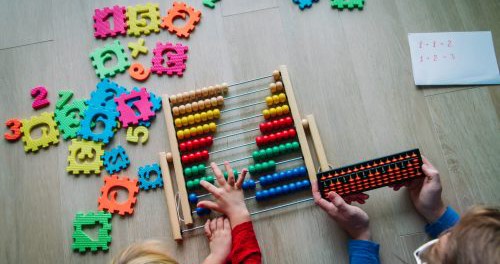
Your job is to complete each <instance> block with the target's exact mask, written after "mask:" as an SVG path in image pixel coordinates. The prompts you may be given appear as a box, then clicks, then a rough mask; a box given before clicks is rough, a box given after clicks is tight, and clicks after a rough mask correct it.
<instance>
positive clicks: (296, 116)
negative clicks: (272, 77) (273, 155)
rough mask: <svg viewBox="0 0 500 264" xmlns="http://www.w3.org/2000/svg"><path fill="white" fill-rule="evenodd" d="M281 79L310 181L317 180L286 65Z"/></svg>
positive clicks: (283, 67) (281, 69)
mask: <svg viewBox="0 0 500 264" xmlns="http://www.w3.org/2000/svg"><path fill="white" fill-rule="evenodd" d="M280 72H281V79H282V80H283V86H284V88H285V93H286V95H287V97H288V105H289V106H290V112H291V113H292V118H293V122H294V123H295V130H296V131H297V137H298V138H299V143H300V150H301V151H302V156H303V157H304V163H305V165H306V168H307V174H308V176H309V181H311V182H314V181H316V169H315V168H314V162H313V160H312V156H311V150H310V149H309V145H308V143H307V138H306V132H305V131H304V127H302V119H301V118H300V113H299V108H298V107H297V101H295V94H294V93H293V88H292V82H291V80H290V76H289V75H288V70H287V68H286V66H285V65H281V66H280Z"/></svg>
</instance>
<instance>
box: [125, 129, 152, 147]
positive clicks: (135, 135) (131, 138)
mask: <svg viewBox="0 0 500 264" xmlns="http://www.w3.org/2000/svg"><path fill="white" fill-rule="evenodd" d="M139 137H140V138H141V143H142V144H144V143H146V142H147V141H148V138H149V131H148V128H147V127H144V126H138V127H129V128H128V129H127V141H128V142H132V143H138V142H139Z"/></svg>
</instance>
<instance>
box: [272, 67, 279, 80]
mask: <svg viewBox="0 0 500 264" xmlns="http://www.w3.org/2000/svg"><path fill="white" fill-rule="evenodd" d="M273 78H274V80H275V81H279V80H281V73H280V71H278V70H275V71H273Z"/></svg>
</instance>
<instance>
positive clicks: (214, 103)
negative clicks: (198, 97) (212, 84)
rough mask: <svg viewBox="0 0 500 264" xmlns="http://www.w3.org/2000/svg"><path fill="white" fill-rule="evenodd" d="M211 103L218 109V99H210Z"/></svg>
mask: <svg viewBox="0 0 500 264" xmlns="http://www.w3.org/2000/svg"><path fill="white" fill-rule="evenodd" d="M210 103H211V104H212V106H213V107H217V98H215V97H212V98H211V99H210Z"/></svg>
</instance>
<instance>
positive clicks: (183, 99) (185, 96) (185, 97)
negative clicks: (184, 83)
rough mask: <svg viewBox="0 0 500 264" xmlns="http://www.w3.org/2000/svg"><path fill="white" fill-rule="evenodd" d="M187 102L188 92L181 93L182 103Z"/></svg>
mask: <svg viewBox="0 0 500 264" xmlns="http://www.w3.org/2000/svg"><path fill="white" fill-rule="evenodd" d="M185 102H189V92H183V93H182V103H185Z"/></svg>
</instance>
